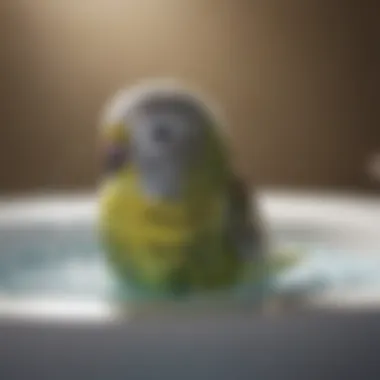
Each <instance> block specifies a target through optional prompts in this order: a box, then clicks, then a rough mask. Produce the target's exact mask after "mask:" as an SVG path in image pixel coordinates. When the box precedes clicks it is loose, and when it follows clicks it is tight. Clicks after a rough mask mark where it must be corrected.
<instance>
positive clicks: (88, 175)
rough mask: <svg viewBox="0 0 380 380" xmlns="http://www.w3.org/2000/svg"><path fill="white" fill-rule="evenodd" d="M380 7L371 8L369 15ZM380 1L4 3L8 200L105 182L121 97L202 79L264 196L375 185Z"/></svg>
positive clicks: (3, 161)
mask: <svg viewBox="0 0 380 380" xmlns="http://www.w3.org/2000/svg"><path fill="white" fill-rule="evenodd" d="M370 3H372V4H370ZM375 7H376V2H375V1H373V2H370V1H367V2H366V1H361V2H359V1H357V2H355V1H344V0H342V1H334V0H330V1H323V0H307V1H306V0H303V1H302V0H300V1H295V0H287V1H283V0H277V1H275V0H257V1H249V0H124V1H123V0H82V1H77V0H33V1H30V0H2V1H1V3H0V44H1V45H0V79H1V82H0V83H1V86H0V100H1V102H0V128H1V139H0V191H2V192H23V191H29V190H33V191H36V190H52V189H68V188H83V189H91V188H93V187H94V186H95V184H96V179H97V176H98V172H99V169H98V167H99V162H98V161H99V160H98V158H97V151H96V123H97V118H98V114H99V111H100V110H101V108H102V106H103V104H104V102H105V101H106V100H107V99H108V98H109V97H110V96H112V95H113V93H114V92H115V91H116V90H118V89H119V88H120V87H121V86H123V85H125V84H131V83H134V82H135V81H136V80H137V79H139V78H143V77H146V76H156V75H157V76H161V75H164V76H167V75H174V76H177V77H180V78H184V79H187V80H189V81H194V82H195V83H197V84H198V85H199V86H200V87H202V88H203V89H204V90H205V91H206V92H208V93H210V95H212V96H213V97H214V98H215V99H216V100H217V101H218V102H219V103H220V104H221V105H222V106H223V107H224V108H225V110H226V114H227V116H228V118H229V120H230V123H231V127H232V129H233V140H234V141H233V146H234V148H235V151H236V165H237V167H238V169H239V170H240V171H241V173H242V174H243V175H244V176H245V178H246V179H247V180H249V181H253V182H254V183H257V184H258V185H263V186H285V187H289V186H297V187H313V188H320V187H324V188H334V189H339V188H345V189H361V190H370V189H374V188H375V184H374V182H372V181H371V180H370V179H369V177H368V176H367V174H366V171H365V169H366V168H365V165H366V163H367V159H368V155H370V154H372V153H374V152H376V151H379V149H380V126H379V121H380V117H379V111H378V106H377V102H378V99H377V97H376V96H375V89H376V88H377V87H378V86H379V84H380V76H379V59H378V58H379V57H378V52H377V51H376V47H378V35H379V33H378V32H379V26H378V25H379V23H378V21H379V20H378V19H379V15H380V12H377V9H376V8H375Z"/></svg>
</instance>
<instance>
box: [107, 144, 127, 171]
mask: <svg viewBox="0 0 380 380" xmlns="http://www.w3.org/2000/svg"><path fill="white" fill-rule="evenodd" d="M128 158H129V157H128V149H127V147H126V146H125V145H121V144H110V145H108V146H106V147H105V152H104V161H103V164H104V171H105V173H106V174H107V175H108V174H112V173H115V172H116V171H119V170H120V169H121V168H123V167H125V165H127V163H128Z"/></svg>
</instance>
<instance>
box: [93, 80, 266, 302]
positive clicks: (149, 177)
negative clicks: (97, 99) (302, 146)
mask: <svg viewBox="0 0 380 380" xmlns="http://www.w3.org/2000/svg"><path fill="white" fill-rule="evenodd" d="M99 131H100V132H99V135H100V142H101V147H102V151H101V160H102V162H103V169H104V171H103V174H102V180H101V181H100V184H99V197H98V199H99V218H98V227H99V235H100V239H101V242H102V246H103V247H104V251H105V252H106V256H107V259H108V263H109V265H110V267H111V268H112V271H113V273H115V276H116V277H117V278H118V279H120V281H121V282H123V283H124V284H127V285H128V287H129V288H131V289H134V290H135V291H136V292H137V293H139V294H144V295H145V296H147V297H177V298H181V297H182V298H186V297H189V296H191V295H194V294H208V293H212V292H222V293H223V292H228V291H229V290H231V289H233V288H236V287H238V286H239V284H242V283H243V282H245V281H247V279H249V278H252V276H253V274H252V273H254V272H255V273H257V272H258V271H257V269H258V268H261V269H262V268H263V267H264V266H263V263H265V258H266V252H267V244H266V241H267V234H266V231H265V228H264V227H263V223H262V218H261V217H260V213H259V211H258V209H257V207H256V205H255V199H253V198H255V197H252V193H251V190H250V189H249V187H248V186H247V184H246V183H245V182H244V181H243V179H242V178H241V176H239V174H237V173H236V170H234V168H233V164H232V153H231V151H232V149H231V137H230V132H229V129H228V128H227V123H226V122H225V119H224V118H223V117H222V116H221V112H220V109H219V108H218V107H217V106H216V105H215V103H214V102H213V101H211V100H210V98H209V97H206V96H205V95H204V94H203V93H202V92H200V91H198V90H195V89H194V87H192V86H189V85H188V84H184V83H183V82H181V81H179V80H173V79H167V78H165V79H162V78H159V79H153V80H147V81H143V82H139V83H137V84H134V85H131V86H126V87H125V88H123V89H122V90H121V91H119V92H118V93H117V94H116V95H115V96H114V97H113V98H111V100H110V101H109V102H108V103H107V105H106V107H105V109H104V110H103V114H102V117H101V122H100V128H99Z"/></svg>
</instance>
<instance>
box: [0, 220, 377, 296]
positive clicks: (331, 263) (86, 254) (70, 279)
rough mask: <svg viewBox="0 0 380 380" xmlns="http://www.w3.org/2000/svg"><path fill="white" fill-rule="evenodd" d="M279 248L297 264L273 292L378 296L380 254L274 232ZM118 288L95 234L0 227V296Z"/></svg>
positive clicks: (80, 229)
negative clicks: (292, 250)
mask: <svg viewBox="0 0 380 380" xmlns="http://www.w3.org/2000/svg"><path fill="white" fill-rule="evenodd" d="M274 237H275V238H276V243H277V248H280V250H281V249H285V248H286V247H293V248H296V251H298V252H299V257H298V261H297V262H296V263H295V264H294V265H293V266H292V267H290V268H288V269H286V270H284V271H282V272H281V273H280V274H279V275H278V276H277V277H276V278H275V279H274V281H273V282H272V285H271V290H272V291H275V292H276V293H280V294H281V293H287V292H293V293H294V292H299V293H302V292H303V293H306V292H309V293H311V294H313V295H316V294H318V293H323V292H326V291H327V292H328V291H332V290H333V291H340V292H342V293H343V292H350V291H353V290H355V291H357V290H358V289H362V290H363V289H364V290H367V291H368V292H369V291H371V292H374V291H376V292H379V293H378V294H379V296H380V250H373V249H372V250H368V251H365V250H364V249H362V250H359V249H348V248H344V249H343V248H338V247H334V245H333V244H332V243H331V241H330V243H329V240H328V239H322V238H321V236H320V235H318V234H317V235H316V236H315V239H314V240H313V238H312V236H311V235H310V231H309V232H308V234H306V235H305V233H304V232H303V233H301V234H299V235H297V236H296V235H295V234H294V233H293V234H292V233H290V232H289V231H282V232H281V231H277V232H275V235H274ZM117 293H118V289H117V284H116V283H115V281H114V279H113V276H112V274H111V273H110V272H109V270H108V267H107V265H106V263H105V260H104V254H103V252H102V250H101V247H100V246H99V244H98V240H97V236H96V232H95V230H94V229H93V228H92V227H91V226H86V225H84V224H83V223H82V224H81V223H77V224H75V225H61V226H60V225H44V226H41V225H38V226H33V225H25V226H24V227H14V228H8V229H7V228H4V227H2V229H0V295H7V296H12V297H17V296H22V297H34V296H37V297H55V298H61V299H77V300H110V299H114V298H115V297H116V294H117Z"/></svg>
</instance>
